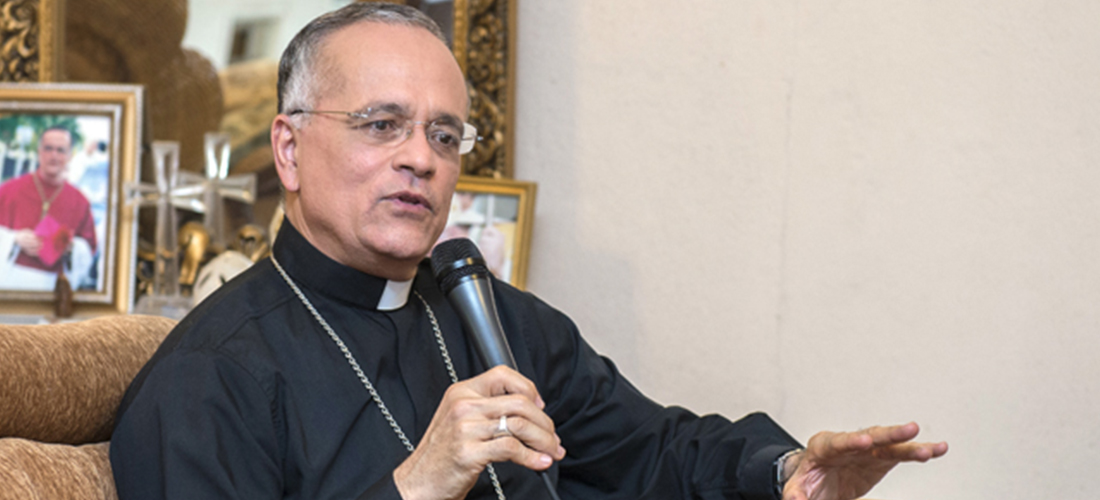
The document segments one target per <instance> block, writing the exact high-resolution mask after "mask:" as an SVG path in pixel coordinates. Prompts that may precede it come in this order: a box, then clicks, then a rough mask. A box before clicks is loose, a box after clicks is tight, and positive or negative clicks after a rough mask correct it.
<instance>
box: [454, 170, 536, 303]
mask: <svg viewBox="0 0 1100 500" xmlns="http://www.w3.org/2000/svg"><path fill="white" fill-rule="evenodd" d="M536 189H537V186H536V185H535V183H533V182H521V181H514V180H508V179H489V178H485V177H475V176H468V175H464V176H462V177H461V178H460V179H459V181H458V186H457V188H456V189H455V194H454V197H453V198H452V199H451V212H450V216H449V217H448V218H447V227H446V228H445V229H444V230H443V234H442V235H441V236H440V237H439V241H445V240H448V239H451V238H469V239H471V240H472V241H473V242H474V243H476V244H477V246H478V249H480V250H481V254H482V256H483V257H485V261H486V263H487V264H488V265H489V270H490V271H492V273H493V275H495V276H496V277H497V278H500V279H501V280H503V281H507V282H508V283H511V284H512V286H515V287H516V288H519V289H521V290H522V289H524V288H525V287H526V286H527V263H528V261H529V260H530V253H531V229H532V225H533V223H534V215H535V192H536Z"/></svg>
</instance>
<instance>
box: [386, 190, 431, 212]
mask: <svg viewBox="0 0 1100 500" xmlns="http://www.w3.org/2000/svg"><path fill="white" fill-rule="evenodd" d="M388 199H389V200H390V201H393V202H395V203H398V204H400V205H403V206H407V207H410V208H422V209H424V210H428V211H432V204H431V203H430V202H429V201H428V199H427V198H425V197H423V196H421V195H419V194H416V193H412V192H409V191H402V192H400V193H396V194H393V195H391V196H389V197H388Z"/></svg>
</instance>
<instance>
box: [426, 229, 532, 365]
mask: <svg viewBox="0 0 1100 500" xmlns="http://www.w3.org/2000/svg"><path fill="white" fill-rule="evenodd" d="M432 272H433V273H434V274H435V280H436V282H438V283H439V288H440V289H441V290H443V295H446V296H447V300H449V301H450V302H451V306H453V307H454V309H455V311H458V315H459V317H460V318H462V326H463V327H465V330H466V335H468V336H469V338H470V340H471V341H473V343H474V348H476V349H477V354H478V356H480V357H481V362H482V363H484V364H485V368H486V369H488V368H493V367H494V366H499V365H504V366H507V367H509V368H511V369H513V370H517V368H516V359H515V358H514V357H513V356H512V349H511V348H510V347H508V338H507V337H505V336H504V327H502V326H501V325H500V316H499V315H498V314H497V305H496V301H494V300H493V285H492V282H491V278H490V276H491V274H490V273H489V267H488V266H487V265H486V264H485V259H483V258H482V257H481V252H479V251H478V249H477V246H476V245H474V242H472V241H470V240H468V239H466V238H457V239H453V240H447V241H444V242H443V243H440V244H439V245H438V246H436V247H435V250H432ZM517 371H518V370H517Z"/></svg>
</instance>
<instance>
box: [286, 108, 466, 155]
mask: <svg viewBox="0 0 1100 500" xmlns="http://www.w3.org/2000/svg"><path fill="white" fill-rule="evenodd" d="M287 114H288V115H297V114H329V115H344V116H346V117H348V118H349V119H350V121H351V122H350V125H351V128H353V129H355V130H359V131H362V132H363V134H362V136H363V139H364V141H366V142H367V143H368V144H370V145H371V146H387V147H394V146H398V145H400V144H401V143H403V142H405V141H406V140H408V139H409V137H412V133H413V129H414V128H415V127H416V126H417V125H424V135H425V136H427V137H428V144H429V145H430V146H431V147H432V149H433V150H435V152H436V153H438V154H439V155H440V156H443V157H444V158H452V159H456V160H457V159H458V157H459V156H460V155H464V154H466V153H469V152H470V151H473V149H474V143H476V142H477V141H479V140H480V139H481V138H480V137H478V135H477V129H476V128H474V126H473V125H470V124H469V123H460V122H458V121H457V120H453V119H451V118H439V119H436V120H432V121H430V122H424V121H414V120H411V119H409V118H408V117H407V116H403V115H401V114H400V113H397V112H394V111H388V110H385V109H377V110H376V109H373V108H372V109H368V110H367V111H366V112H365V113H357V112H353V111H323V110H316V109H312V110H311V109H297V110H294V111H291V112H290V113H287Z"/></svg>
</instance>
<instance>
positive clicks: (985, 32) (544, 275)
mask: <svg viewBox="0 0 1100 500" xmlns="http://www.w3.org/2000/svg"><path fill="white" fill-rule="evenodd" d="M518 3H519V5H518V24H519V31H518V44H517V47H518V52H517V54H518V63H517V83H518V87H517V102H516V110H517V123H516V137H517V143H516V174H517V175H516V177H517V178H519V179H523V180H532V181H536V182H538V184H539V192H538V200H537V203H538V205H537V208H536V218H535V228H534V239H533V249H532V252H531V262H530V277H529V289H531V290H532V291H534V292H536V293H537V294H539V295H540V296H541V297H543V298H544V299H546V300H547V301H548V302H550V303H551V304H554V305H555V306H557V307H559V308H561V309H562V310H564V311H565V312H567V313H568V314H570V315H571V316H572V317H573V318H574V320H575V321H576V322H577V323H578V324H579V326H580V327H581V329H582V331H583V332H585V334H586V336H587V338H588V340H589V341H590V342H591V343H592V344H593V345H594V346H596V348H597V349H599V350H600V351H602V352H604V353H606V354H608V355H610V356H611V357H612V358H614V359H615V360H616V361H617V363H618V364H619V365H620V367H621V368H622V369H623V371H624V372H626V374H627V375H628V376H629V377H630V378H631V379H632V380H633V381H634V382H635V383H636V384H637V385H638V386H640V387H641V388H642V389H643V390H644V391H645V392H647V393H648V394H649V395H651V396H652V397H653V398H654V399H657V400H659V401H661V402H663V403H666V404H679V405H684V406H687V407H690V408H692V409H694V410H696V411H698V412H703V413H705V412H720V413H723V414H726V415H728V416H732V417H737V416H740V415H743V414H745V413H747V412H750V411H753V410H764V411H767V412H769V413H771V414H772V415H773V416H774V417H775V418H776V419H777V420H779V421H780V422H781V423H783V424H784V425H785V426H786V427H787V428H788V429H789V430H790V431H791V432H792V433H793V434H794V435H795V436H796V437H799V438H800V439H803V440H805V439H808V438H809V436H810V435H812V434H813V433H814V432H816V431H818V430H822V429H833V430H841V429H856V428H860V427H864V426H868V425H872V424H878V423H900V422H904V421H908V420H917V421H918V422H920V423H921V424H922V425H923V428H924V432H923V434H922V436H923V437H925V438H927V439H928V440H948V441H949V442H950V444H951V451H950V452H949V453H948V455H947V456H946V457H944V458H943V459H940V460H939V461H937V462H934V463H931V464H926V465H910V466H902V467H901V468H899V469H897V470H895V471H894V473H893V474H892V475H891V476H890V477H888V478H887V480H886V482H884V483H883V484H882V485H880V486H879V487H878V488H876V490H875V491H873V492H872V494H871V495H870V496H872V497H876V498H888V499H894V500H899V499H929V500H931V499H936V500H953V499H958V500H962V499H966V500H974V499H1006V498H1021V499H1025V498H1026V499H1032V498H1092V497H1094V496H1095V493H1094V490H1095V487H1094V482H1095V480H1094V473H1093V468H1094V466H1095V464H1096V463H1098V461H1100V425H1098V422H1100V401H1098V400H1100V396H1097V394H1098V392H1100V368H1098V367H1097V366H1096V358H1097V353H1100V335H1098V334H1097V333H1098V326H1100V307H1098V306H1097V305H1098V304H1100V196H1097V193H1098V191H1100V169H1098V168H1097V164H1098V163H1100V162H1098V160H1100V119H1098V118H1097V117H1098V116H1100V101H1098V99H1097V91H1098V89H1100V30H1098V29H1097V21H1098V20H1100V3H1097V2H1094V1H1087V0H1077V1H1063V2H1035V1H1024V0H975V1H970V2H955V1H944V0H939V1H916V0H905V1H898V2H879V1H871V0H864V1H821V2H800V1H797V0H755V1H747V0H682V1H677V2H670V1H655V0H598V1H589V0H553V1H544V0H520V1H519V2H518Z"/></svg>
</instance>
